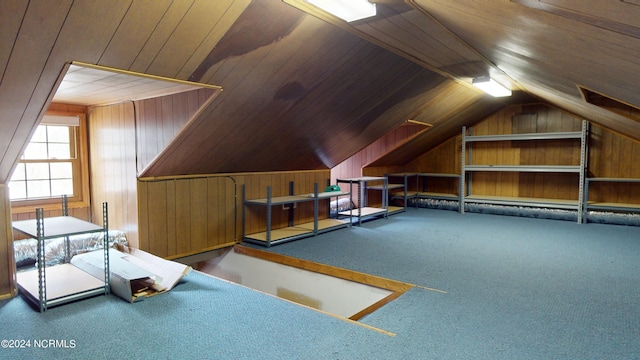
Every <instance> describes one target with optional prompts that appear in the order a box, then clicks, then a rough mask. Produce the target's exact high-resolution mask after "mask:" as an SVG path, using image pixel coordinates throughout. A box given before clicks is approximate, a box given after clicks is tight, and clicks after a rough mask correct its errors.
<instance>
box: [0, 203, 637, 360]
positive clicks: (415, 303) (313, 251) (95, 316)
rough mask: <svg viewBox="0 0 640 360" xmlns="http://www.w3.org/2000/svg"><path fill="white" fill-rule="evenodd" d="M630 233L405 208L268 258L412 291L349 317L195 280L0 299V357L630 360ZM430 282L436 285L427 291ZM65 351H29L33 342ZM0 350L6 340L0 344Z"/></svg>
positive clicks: (633, 267)
mask: <svg viewBox="0 0 640 360" xmlns="http://www.w3.org/2000/svg"><path fill="white" fill-rule="evenodd" d="M639 235H640V228H639V227H627V226H619V225H601V224H576V223H573V222H568V221H558V220H543V219H531V218H517V217H506V216H496V215H484V214H464V215H460V214H458V213H455V212H451V211H442V210H429V209H408V211H407V212H405V213H402V214H398V215H394V216H391V217H389V218H388V219H379V220H374V221H371V222H366V223H364V224H363V226H362V227H353V228H348V229H341V230H338V231H333V232H329V233H326V234H322V235H320V236H318V237H315V238H308V239H303V240H299V241H294V242H290V243H285V244H281V245H278V246H274V247H272V248H269V249H268V250H269V251H273V252H276V253H281V254H285V255H289V256H295V257H300V258H305V259H308V260H312V261H317V262H322V263H326V264H329V265H333V266H339V267H344V268H349V269H352V270H356V271H361V272H365V273H370V274H374V275H378V276H383V277H387V278H391V279H394V280H399V281H404V282H409V283H413V284H416V285H418V287H416V288H413V289H412V290H410V291H408V292H407V293H405V294H404V295H402V296H401V297H400V298H399V299H397V300H395V301H393V302H392V303H390V304H387V305H385V306H384V307H382V308H381V309H379V310H377V311H376V312H374V313H373V314H370V315H368V316H366V317H365V318H364V319H362V320H361V321H360V323H361V324H363V325H367V326H371V327H374V328H378V329H381V330H384V331H387V332H389V333H392V334H395V336H389V335H388V334H385V333H383V332H379V331H375V330H374V329H370V328H368V327H367V326H360V325H358V324H354V323H351V322H348V321H344V320H341V319H336V318H334V317H331V316H328V315H326V314H322V313H319V312H316V311H314V310H310V309H307V308H304V307H301V306H298V305H295V304H292V303H289V302H286V301H283V300H280V299H277V298H274V297H271V296H268V295H265V294H261V293H258V292H255V291H252V290H249V289H246V288H243V287H241V286H237V285H233V284H230V283H227V282H224V281H221V280H217V279H214V278H210V277H208V276H206V275H203V274H200V273H196V272H193V273H191V274H189V275H188V276H187V277H185V279H184V281H183V282H182V283H180V284H179V285H178V286H177V287H176V288H175V289H173V290H172V291H171V292H169V293H166V294H162V295H160V296H156V297H154V298H150V299H147V300H145V301H143V302H140V303H136V304H129V303H127V302H125V301H124V300H121V299H119V298H116V297H115V296H100V297H96V298H92V299H88V300H83V301H79V302H77V303H73V304H68V305H64V306H60V307H56V308H53V309H50V310H49V311H47V312H46V313H43V314H40V313H37V312H35V311H33V310H32V309H31V308H29V307H28V306H27V305H26V303H25V302H24V301H23V300H22V299H21V298H14V299H11V300H6V301H2V302H0V319H1V325H0V339H6V340H24V341H27V340H31V347H30V348H26V349H7V348H0V357H2V358H11V359H21V358H25V359H27V358H28V359H39V358H47V359H55V358H65V359H72V358H77V359H86V358H96V359H99V358H109V359H115V358H118V359H120V358H139V359H157V358H171V359H175V358H192V359H214V358H215V359H249V358H250V359H638V358H640V341H638V339H640V286H639V285H640V238H639ZM428 288H434V289H438V290H441V291H433V290H429V289H428ZM43 339H52V340H57V341H58V345H63V344H62V343H63V340H66V344H67V345H70V344H71V341H73V347H70V346H67V347H66V348H51V347H48V348H35V347H34V341H35V340H39V341H41V340H43ZM3 343H4V342H3Z"/></svg>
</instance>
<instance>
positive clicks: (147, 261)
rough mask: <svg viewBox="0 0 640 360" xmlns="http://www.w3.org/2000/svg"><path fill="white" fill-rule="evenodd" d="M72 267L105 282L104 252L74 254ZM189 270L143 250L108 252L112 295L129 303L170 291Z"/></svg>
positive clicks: (189, 268)
mask: <svg viewBox="0 0 640 360" xmlns="http://www.w3.org/2000/svg"><path fill="white" fill-rule="evenodd" d="M71 264H72V265H74V266H76V267H77V268H79V269H82V270H83V271H85V272H87V273H89V274H91V275H93V276H95V277H97V278H98V279H101V280H102V281H104V251H102V250H97V251H92V252H88V253H85V254H79V255H76V256H74V257H73V258H72V259H71ZM189 271H191V267H190V266H188V265H184V264H180V263H177V262H174V261H170V260H165V259H163V258H160V257H157V256H155V255H152V254H149V253H147V252H144V251H142V250H138V249H133V248H129V249H126V250H125V251H124V252H121V251H118V250H115V249H109V272H110V277H111V282H110V285H111V292H112V293H114V294H116V295H118V296H119V297H121V298H123V299H125V300H127V301H129V302H136V301H139V300H142V299H144V298H145V297H149V296H153V295H157V294H161V293H163V292H165V291H169V290H171V289H172V288H173V287H174V286H175V285H176V284H177V283H178V281H180V279H182V277H183V276H185V275H186V274H188V273H189Z"/></svg>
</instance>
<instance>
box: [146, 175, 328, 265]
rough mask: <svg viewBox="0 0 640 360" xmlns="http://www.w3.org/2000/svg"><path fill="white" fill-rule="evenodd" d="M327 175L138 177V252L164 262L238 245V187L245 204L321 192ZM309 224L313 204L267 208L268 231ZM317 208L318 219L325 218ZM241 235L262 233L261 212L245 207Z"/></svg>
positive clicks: (263, 217)
mask: <svg viewBox="0 0 640 360" xmlns="http://www.w3.org/2000/svg"><path fill="white" fill-rule="evenodd" d="M329 176H330V172H329V170H322V171H302V172H274V173H243V174H219V175H194V176H184V177H176V178H141V179H139V181H138V195H139V211H140V212H139V219H140V221H139V230H140V249H142V250H145V251H149V252H151V253H153V254H155V255H158V256H162V257H166V258H178V257H182V256H187V255H192V254H196V253H199V252H203V251H209V250H214V249H218V248H221V247H225V246H230V245H233V244H235V243H236V242H239V241H241V240H242V206H243V205H242V188H243V186H244V188H245V196H246V198H247V199H259V198H265V197H266V196H267V187H268V186H271V188H272V196H283V195H288V194H289V187H290V183H291V182H293V187H294V188H293V192H294V193H295V194H306V193H312V192H313V190H314V183H318V187H319V189H320V190H319V191H322V190H323V189H324V187H325V186H326V184H327V183H328V181H329ZM290 214H293V219H294V220H293V221H294V223H302V222H307V221H311V220H312V219H313V203H311V202H309V203H304V204H297V205H296V208H289V209H283V208H282V207H279V206H274V207H273V209H272V226H273V227H274V228H278V227H285V226H286V225H287V223H288V221H289V216H290ZM326 215H327V211H326V209H323V208H321V212H320V217H321V218H322V217H326ZM245 217H246V222H245V226H246V233H255V232H260V231H264V230H265V229H266V208H265V207H264V206H247V207H246V208H245Z"/></svg>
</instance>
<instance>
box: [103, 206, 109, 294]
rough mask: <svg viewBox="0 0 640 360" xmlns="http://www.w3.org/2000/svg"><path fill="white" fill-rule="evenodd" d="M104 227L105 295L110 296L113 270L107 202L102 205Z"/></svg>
mask: <svg viewBox="0 0 640 360" xmlns="http://www.w3.org/2000/svg"><path fill="white" fill-rule="evenodd" d="M102 227H103V231H104V237H103V239H102V241H103V246H102V247H103V249H104V294H105V295H109V293H110V292H111V269H110V267H109V208H108V205H107V202H106V201H105V202H103V203H102Z"/></svg>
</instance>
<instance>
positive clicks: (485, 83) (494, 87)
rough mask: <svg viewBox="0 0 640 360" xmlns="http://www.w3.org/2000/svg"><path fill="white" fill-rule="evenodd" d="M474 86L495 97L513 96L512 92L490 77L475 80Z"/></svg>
mask: <svg viewBox="0 0 640 360" xmlns="http://www.w3.org/2000/svg"><path fill="white" fill-rule="evenodd" d="M472 84H473V86H475V87H477V88H478V89H480V90H482V91H484V92H486V93H487V94H489V95H491V96H494V97H504V96H511V90H509V89H507V88H506V87H504V86H503V85H501V84H500V83H498V82H497V81H495V80H493V79H492V78H490V77H488V76H487V77H482V78H475V79H473V82H472Z"/></svg>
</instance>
